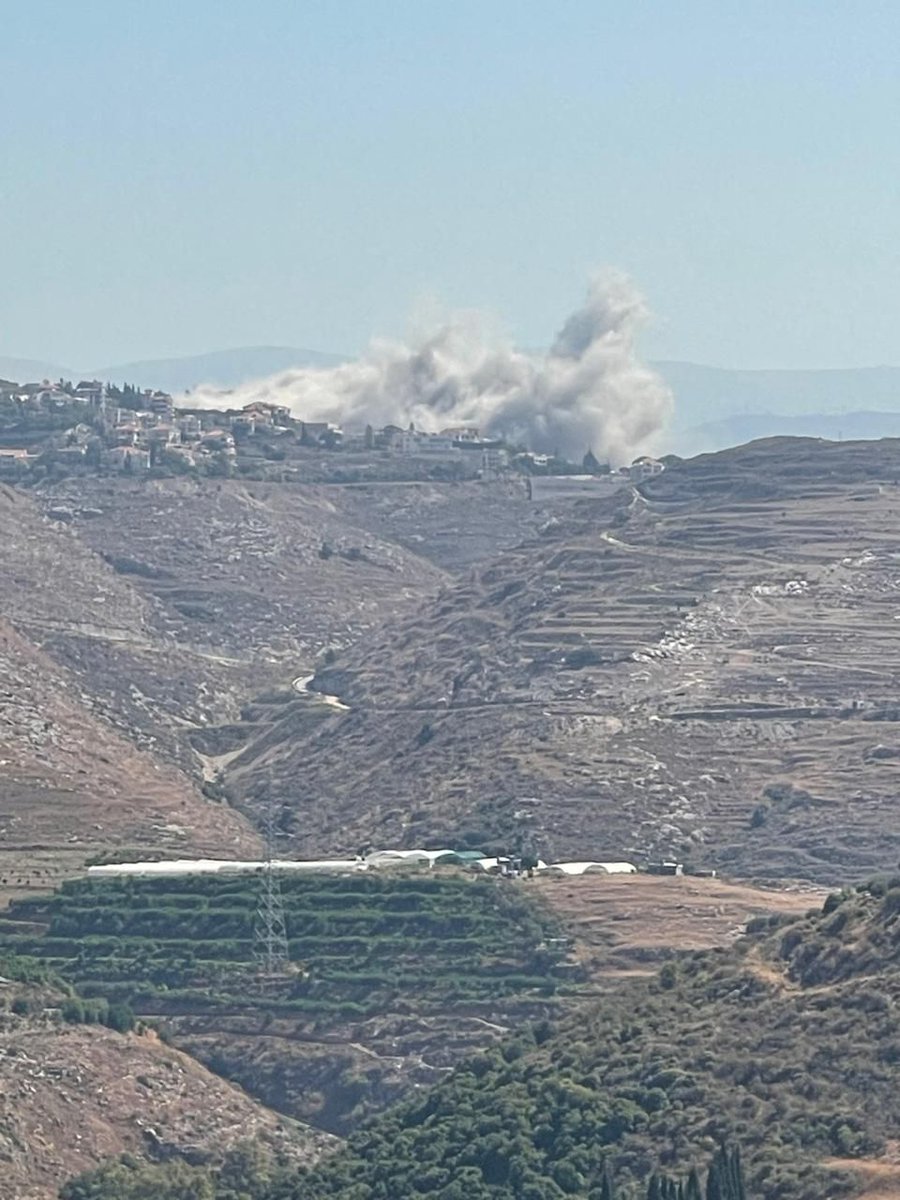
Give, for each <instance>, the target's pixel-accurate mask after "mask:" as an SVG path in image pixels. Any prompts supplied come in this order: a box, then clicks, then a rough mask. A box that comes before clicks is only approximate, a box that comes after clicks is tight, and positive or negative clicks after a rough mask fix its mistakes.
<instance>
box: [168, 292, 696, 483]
mask: <svg viewBox="0 0 900 1200" xmlns="http://www.w3.org/2000/svg"><path fill="white" fill-rule="evenodd" d="M646 317H647V310H646V307H645V304H644V301H643V299H642V297H641V296H640V295H639V294H638V292H637V291H636V290H635V289H634V287H633V286H632V284H631V283H630V282H629V281H628V280H627V279H626V278H624V277H623V276H621V275H612V274H611V275H606V276H603V277H602V278H598V279H596V280H595V281H594V282H593V283H592V285H591V287H590V289H589V292H588V296H587V299H586V301H585V303H584V305H583V306H582V307H581V308H579V309H577V310H576V311H575V312H574V313H572V314H571V316H569V317H568V319H567V320H566V321H565V323H564V325H563V327H562V329H561V330H560V332H559V334H558V335H557V337H556V340H555V341H554V343H553V345H552V347H551V348H550V350H549V352H548V353H547V354H545V355H530V354H524V353H522V352H521V351H517V350H515V349H513V348H512V347H511V346H509V345H503V344H500V345H498V344H497V343H496V341H492V340H490V339H488V338H487V337H486V336H485V333H484V322H482V321H481V320H480V319H479V318H478V316H477V315H475V314H468V315H466V314H464V315H462V316H461V317H456V318H454V319H453V320H451V321H449V322H448V323H446V324H445V325H443V326H442V327H441V328H439V329H437V330H436V331H435V332H433V333H431V334H429V335H427V336H424V337H422V338H420V339H418V341H417V342H415V343H414V344H412V345H404V344H402V343H395V342H389V341H383V340H376V341H374V342H373V343H372V344H371V346H370V347H369V349H368V351H367V352H366V354H365V355H364V356H363V357H362V358H361V359H360V360H359V361H358V362H351V363H346V364H344V365H341V366H337V367H328V368H303V369H297V370H292V371H287V372H283V373H282V374H280V375H274V376H272V377H271V378H269V379H264V380H260V381H257V382H254V383H248V384H245V385H242V386H241V387H239V388H236V389H234V390H233V391H231V392H229V393H228V399H227V403H228V406H229V407H235V406H239V405H242V404H247V403H249V402H250V401H252V400H266V401H270V402H272V403H275V404H283V405H287V406H288V407H289V408H290V409H291V411H292V413H293V414H294V415H295V416H296V417H298V418H300V419H303V420H308V421H332V422H334V423H336V424H340V425H344V426H345V427H347V426H360V425H363V424H366V423H370V424H372V425H374V426H376V427H379V426H382V425H386V424H395V425H400V426H403V427H406V426H407V425H409V423H410V422H412V423H414V424H415V427H416V428H417V429H421V430H425V431H427V432H437V431H438V430H440V429H442V428H445V427H447V426H456V425H477V426H478V427H479V428H480V429H481V431H482V433H483V434H485V435H489V436H495V437H499V436H503V437H506V438H507V439H508V440H510V441H511V442H514V443H521V444H523V445H525V446H527V447H528V448H529V449H531V450H534V451H537V452H544V453H552V452H553V451H559V452H560V453H561V454H563V455H566V456H568V457H570V458H575V459H578V458H580V457H581V456H582V454H584V452H585V450H586V449H587V448H588V447H589V446H590V447H592V448H593V450H594V453H595V454H596V455H598V457H601V458H602V457H609V458H610V459H612V460H613V461H615V462H623V461H626V460H628V459H629V458H630V457H633V455H634V454H635V453H636V452H637V451H639V450H641V449H645V448H647V445H648V443H649V442H650V441H651V439H652V438H653V436H654V435H655V434H656V433H658V432H659V431H660V429H661V428H662V427H663V425H664V423H665V421H666V419H667V418H668V416H669V414H670V411H671V406H672V397H671V393H670V391H669V389H668V387H667V386H666V384H665V383H664V382H663V381H662V379H660V377H659V376H658V375H656V374H655V373H654V372H653V371H652V370H650V369H649V368H647V367H646V366H643V365H642V364H641V363H640V361H639V360H638V357H637V353H636V349H635V335H636V333H637V330H638V329H639V328H640V326H641V325H642V324H643V322H644V321H645V320H646ZM191 403H192V405H198V404H199V405H204V404H208V405H210V406H215V407H219V406H221V405H222V403H223V398H222V395H221V393H216V392H213V391H212V390H211V389H207V388H199V389H197V391H195V392H194V393H193V394H192V396H191Z"/></svg>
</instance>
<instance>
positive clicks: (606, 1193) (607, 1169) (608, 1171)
mask: <svg viewBox="0 0 900 1200" xmlns="http://www.w3.org/2000/svg"><path fill="white" fill-rule="evenodd" d="M600 1200H616V1185H615V1183H614V1182H613V1174H612V1167H611V1166H610V1162H609V1159H608V1158H607V1159H606V1160H605V1162H604V1163H603V1178H602V1179H601V1181H600Z"/></svg>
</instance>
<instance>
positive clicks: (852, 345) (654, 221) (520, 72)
mask: <svg viewBox="0 0 900 1200" xmlns="http://www.w3.org/2000/svg"><path fill="white" fill-rule="evenodd" d="M0 9H2V22H0V24H2V30H3V32H2V41H3V60H4V64H3V71H2V73H0V150H2V154H0V270H2V275H3V281H4V286H3V288H2V293H0V354H6V355H11V356H19V357H32V358H38V359H43V360H51V361H56V362H60V363H64V364H66V365H69V366H72V367H77V368H82V367H84V368H87V367H91V366H98V367H99V366H101V365H105V364H112V363H116V362H122V361H126V360H129V359H135V358H151V357H162V356H171V355H182V354H192V353H200V352H204V351H209V350H216V349H222V348H226V347H230V346H246V345H257V344H266V345H292V346H301V347H309V348H313V349H317V350H322V351H331V352H334V353H339V354H347V355H354V354H357V353H358V352H359V351H361V350H362V349H363V347H364V346H365V345H366V343H367V341H368V340H369V338H370V337H371V336H372V335H376V334H383V335H388V336H400V335H403V334H404V333H405V332H406V331H407V330H408V329H409V327H410V323H411V322H412V323H413V324H416V323H421V322H423V321H426V320H427V319H429V318H430V317H432V316H434V315H436V314H439V313H444V312H447V311H451V310H458V309H470V308H477V309H483V310H486V311H487V312H489V313H491V314H494V318H495V320H496V321H497V323H498V325H499V326H501V327H502V328H503V330H504V331H505V332H507V333H508V334H509V335H510V336H511V337H512V338H514V339H515V341H516V342H517V343H518V344H519V345H521V346H525V347H540V346H546V345H548V344H549V343H550V341H551V340H552V338H553V335H554V333H555V332H556V330H557V329H558V328H559V325H560V323H561V322H562V320H563V318H564V316H565V314H566V313H568V312H569V311H570V310H571V309H572V308H574V307H576V306H577V305H578V304H579V303H580V301H581V299H582V297H583V295H584V291H585V288H586V285H587V282H588V279H589V277H590V275H591V273H592V272H593V271H596V270H597V269H601V268H604V267H608V266H613V267H616V268H619V269H621V270H623V271H625V272H627V273H628V274H629V275H630V276H631V277H632V278H633V279H634V281H635V283H636V284H637V286H638V287H639V288H640V289H641V290H642V291H643V293H644V294H645V296H646V297H647V300H648V302H649V305H650V307H651V309H652V312H653V314H654V318H653V322H652V325H651V326H650V327H649V328H648V329H647V330H646V332H645V334H644V336H643V347H644V349H645V352H646V353H648V354H650V355H651V356H653V357H655V358H662V359H685V360H689V361H694V362H703V363H709V364H713V365H718V366H727V367H838V366H866V365H877V364H882V363H893V364H900V344H898V338H900V333H898V329H900V324H898V321H897V316H898V296H900V137H898V134H897V128H896V114H897V113H898V111H900V66H898V59H897V46H898V44H900V5H897V4H896V3H895V2H894V0H891V2H885V3H877V2H874V0H856V2H855V3H853V4H851V3H848V2H847V0H839V2H834V0H815V2H809V3H801V2H799V0H779V2H777V3H774V2H773V3H769V2H768V0H740V2H733V0H680V2H678V3H673V2H672V0H657V2H655V3H649V2H642V0H629V2H628V3H625V4H623V3H621V0H616V2H615V3H607V2H606V0H553V2H551V0H545V2H542V3H534V2H532V0H477V2H474V0H254V2H252V3H251V2H249V0H179V2H177V3H176V2H172V0H153V2H152V3H147V2H146V0H29V3H27V4H24V3H20V4H17V5H13V4H12V2H11V0H7V2H6V3H5V4H4V3H2V0H0Z"/></svg>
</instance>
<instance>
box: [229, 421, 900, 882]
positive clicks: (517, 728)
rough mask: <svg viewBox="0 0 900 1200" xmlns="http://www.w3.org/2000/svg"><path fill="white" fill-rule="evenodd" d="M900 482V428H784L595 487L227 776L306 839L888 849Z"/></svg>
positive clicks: (799, 860)
mask: <svg viewBox="0 0 900 1200" xmlns="http://www.w3.org/2000/svg"><path fill="white" fill-rule="evenodd" d="M898 481H900V442H898V441H884V442H876V443H827V442H819V441H814V440H809V439H807V440H804V439H776V440H773V441H770V442H762V443H753V444H751V445H750V446H747V447H743V448H739V449H737V450H734V451H727V452H723V453H721V454H716V455H708V456H704V457H701V458H698V459H695V460H691V461H689V462H685V463H683V464H680V465H677V466H674V467H672V468H671V469H670V470H668V471H666V472H665V473H664V474H663V475H662V476H660V477H658V478H657V479H655V480H653V481H651V482H649V483H647V484H645V485H644V486H643V487H642V488H641V489H640V490H634V489H629V490H627V491H624V492H622V493H620V494H619V495H617V496H615V497H613V498H611V499H609V500H607V501H604V502H595V503H590V502H586V503H584V504H580V505H578V506H577V509H576V510H574V511H575V515H573V516H571V517H569V518H565V517H561V518H559V519H556V520H554V521H551V522H550V523H549V524H548V525H547V526H546V527H545V528H544V530H543V533H542V534H541V536H540V537H539V538H537V539H536V540H533V541H531V542H530V543H527V544H525V545H523V546H521V547H519V548H517V549H513V550H510V551H508V552H506V553H505V554H502V555H501V556H500V557H499V558H498V559H497V560H496V561H495V562H494V563H492V564H491V565H489V566H486V567H482V568H480V569H476V570H475V571H474V572H473V573H472V574H471V575H470V576H469V577H468V578H467V579H465V580H463V581H460V582H458V583H456V584H455V585H453V586H451V587H449V588H446V589H445V590H444V591H443V592H442V593H441V595H440V596H439V597H438V598H437V599H436V600H434V601H433V602H431V603H430V604H428V605H425V606H421V607H420V608H419V609H418V611H416V612H414V613H411V614H408V615H407V616H406V617H403V618H401V619H400V620H398V621H396V622H394V623H392V624H390V625H389V626H387V627H385V629H384V630H383V632H382V633H381V635H380V636H379V637H378V638H370V639H368V640H366V641H365V642H364V643H361V644H358V645H356V646H355V647H353V648H351V649H350V650H348V651H347V652H345V653H344V654H342V655H341V656H340V657H339V658H338V660H337V662H336V663H334V664H333V665H332V666H330V667H327V668H324V669H322V670H320V672H319V674H318V675H317V677H316V680H315V681H314V683H313V685H312V686H313V687H314V688H318V689H320V690H322V691H325V692H329V693H337V694H338V695H339V696H340V698H341V700H342V701H343V702H344V704H345V705H347V706H348V708H349V711H339V710H334V712H333V715H332V716H331V717H330V718H329V720H327V721H325V722H323V723H320V724H319V725H317V727H316V728H315V730H313V731H310V730H308V729H306V728H304V727H302V726H300V725H298V724H295V723H292V722H291V721H290V720H285V721H283V722H282V723H281V724H280V725H279V726H278V727H277V729H276V730H275V731H274V732H270V733H269V734H268V735H267V736H266V737H263V738H261V739H260V741H259V742H258V744H257V745H256V746H253V745H251V746H250V747H249V748H248V749H247V750H246V751H245V752H244V753H243V754H242V755H240V756H238V757H236V758H235V760H234V761H233V763H232V764H231V768H230V771H229V786H230V788H231V789H232V791H233V794H234V795H235V796H236V797H239V798H240V799H241V800H242V801H244V802H247V803H248V804H250V805H253V804H259V803H263V802H266V803H268V802H269V801H270V800H272V799H274V800H276V801H277V802H279V803H283V804H284V805H285V806H287V807H288V808H289V809H291V810H292V812H293V814H294V833H295V835H296V837H297V839H298V842H297V844H298V847H299V848H300V850H301V852H303V851H306V850H311V851H313V850H314V851H324V850H334V849H338V848H339V846H340V845H345V844H346V841H347V838H348V836H349V838H350V839H351V841H359V842H363V841H368V840H371V841H372V842H374V843H376V844H388V845H390V844H401V843H405V844H407V845H414V844H421V843H423V842H425V841H429V840H436V841H437V842H441V841H444V840H446V838H447V837H448V836H449V835H452V837H453V839H454V840H457V841H458V840H459V839H460V838H463V840H465V838H466V837H467V836H468V837H471V839H472V841H473V842H474V843H478V842H484V841H485V840H486V839H487V840H490V839H496V840H497V841H502V842H504V843H505V844H506V845H509V844H514V843H515V842H516V841H517V840H518V841H521V842H522V843H523V844H526V845H531V846H533V847H534V848H535V849H537V850H538V851H539V852H540V853H541V854H542V855H543V857H545V858H551V857H560V858H562V857H578V858H582V857H584V856H585V854H586V853H588V854H589V856H590V857H596V858H601V859H602V858H608V857H613V858H620V857H626V858H631V857H636V858H639V859H641V858H644V857H647V856H656V855H658V854H661V853H672V854H676V855H678V856H689V857H690V858H691V859H693V860H694V861H695V862H698V863H700V864H705V865H718V866H723V867H728V868H729V869H731V870H733V871H735V872H738V873H741V874H744V875H752V874H757V875H764V876H782V877H783V876H803V877H808V878H812V879H815V880H819V881H824V882H828V881H834V880H838V879H841V878H846V877H848V876H850V877H853V876H856V877H860V876H862V875H864V874H866V873H867V872H869V871H871V870H872V869H875V868H878V867H883V866H887V865H892V864H893V863H895V862H896V861H897V859H898V857H900V823H898V822H897V821H896V819H895V818H896V793H897V779H898V764H900V740H898V738H897V736H896V729H897V724H896V722H897V720H898V718H900V696H898V690H900V688H898V685H900V643H898V637H897V632H896V624H897V620H898V618H900V534H898V528H900V487H898ZM298 779H302V792H301V794H300V795H298V789H297V781H298Z"/></svg>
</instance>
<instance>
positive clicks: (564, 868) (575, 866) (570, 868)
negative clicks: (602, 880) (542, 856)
mask: <svg viewBox="0 0 900 1200" xmlns="http://www.w3.org/2000/svg"><path fill="white" fill-rule="evenodd" d="M538 871H540V872H541V874H542V875H636V874H637V867H636V866H634V865H633V864H632V863H629V862H558V863H550V864H549V866H546V867H538Z"/></svg>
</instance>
